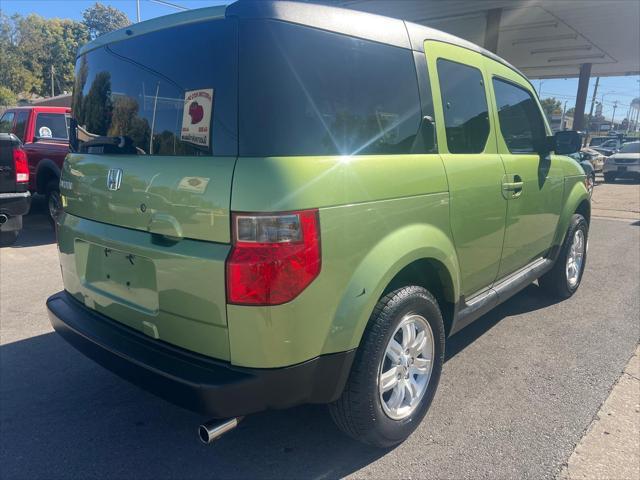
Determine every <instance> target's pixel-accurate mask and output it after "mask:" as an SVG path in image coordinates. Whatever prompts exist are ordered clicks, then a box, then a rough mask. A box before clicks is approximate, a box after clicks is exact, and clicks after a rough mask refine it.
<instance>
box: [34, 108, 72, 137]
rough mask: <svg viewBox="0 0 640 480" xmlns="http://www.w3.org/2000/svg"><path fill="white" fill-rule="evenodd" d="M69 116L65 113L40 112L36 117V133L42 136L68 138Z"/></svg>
mask: <svg viewBox="0 0 640 480" xmlns="http://www.w3.org/2000/svg"><path fill="white" fill-rule="evenodd" d="M67 127H68V125H67V116H66V115H65V114H63V113H39V114H38V116H37V117H36V129H35V135H36V136H37V137H40V138H58V139H62V140H67V139H68V138H69V132H68V131H67Z"/></svg>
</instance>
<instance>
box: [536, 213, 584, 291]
mask: <svg viewBox="0 0 640 480" xmlns="http://www.w3.org/2000/svg"><path fill="white" fill-rule="evenodd" d="M588 234H589V225H588V224H587V221H586V220H585V218H584V217H583V216H582V215H580V214H578V213H576V214H574V215H573V217H571V223H570V224H569V230H568V231H567V237H566V238H565V240H564V243H563V245H562V249H561V250H560V254H559V255H558V258H557V259H556V263H555V265H554V266H553V268H552V269H551V270H550V271H549V272H547V273H545V274H544V275H543V276H542V277H540V278H539V279H538V283H539V284H540V287H541V288H543V289H544V290H546V291H547V292H548V293H549V294H551V295H552V296H554V297H557V298H569V297H570V296H571V295H573V294H574V293H575V292H576V290H578V287H579V286H580V282H581V281H582V274H583V273H584V267H585V264H586V261H587V239H588Z"/></svg>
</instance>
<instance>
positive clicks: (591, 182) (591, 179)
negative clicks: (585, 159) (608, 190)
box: [587, 173, 596, 198]
mask: <svg viewBox="0 0 640 480" xmlns="http://www.w3.org/2000/svg"><path fill="white" fill-rule="evenodd" d="M595 186H596V174H595V173H591V174H590V175H589V176H588V177H587V192H588V193H589V198H591V197H593V189H594V188H595Z"/></svg>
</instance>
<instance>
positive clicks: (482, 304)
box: [450, 258, 553, 335]
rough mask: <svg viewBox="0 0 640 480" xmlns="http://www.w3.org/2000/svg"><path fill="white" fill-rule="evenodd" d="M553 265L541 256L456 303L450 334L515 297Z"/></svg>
mask: <svg viewBox="0 0 640 480" xmlns="http://www.w3.org/2000/svg"><path fill="white" fill-rule="evenodd" d="M552 267H553V260H550V259H548V258H539V259H537V260H534V261H533V262H532V263H530V264H529V265H527V266H526V267H524V268H522V269H520V270H518V271H517V272H515V273H512V274H511V275H509V276H508V277H506V278H504V279H502V280H500V281H499V282H498V283H496V284H495V285H493V287H491V288H490V289H488V290H486V291H484V292H482V293H481V294H479V295H476V296H474V297H472V298H470V299H469V300H464V299H463V300H462V301H461V302H460V303H459V304H458V305H456V313H455V315H454V320H453V326H452V327H451V332H450V335H453V334H454V333H456V332H458V331H460V330H462V329H463V328H464V327H466V326H467V325H469V324H470V323H471V322H473V321H474V320H477V319H478V318H480V317H481V316H482V315H484V314H485V313H487V312H488V311H489V310H491V309H492V308H494V307H496V306H497V305H499V304H501V303H502V302H504V301H505V300H507V299H509V298H511V297H513V296H514V295H515V294H516V293H518V292H519V291H520V290H523V289H524V288H526V287H527V286H529V285H530V284H531V283H533V282H534V281H535V280H537V279H538V278H540V277H541V276H542V275H544V274H545V273H547V272H548V271H549V270H551V268H552Z"/></svg>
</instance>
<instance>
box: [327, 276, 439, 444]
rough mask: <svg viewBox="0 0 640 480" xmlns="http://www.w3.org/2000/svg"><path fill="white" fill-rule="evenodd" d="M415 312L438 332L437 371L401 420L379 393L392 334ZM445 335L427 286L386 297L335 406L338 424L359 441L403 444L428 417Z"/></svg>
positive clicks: (435, 369) (377, 309) (364, 338)
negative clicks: (385, 406)
mask: <svg viewBox="0 0 640 480" xmlns="http://www.w3.org/2000/svg"><path fill="white" fill-rule="evenodd" d="M409 313H414V314H419V315H421V316H422V317H424V319H426V321H427V322H428V323H429V326H430V327H431V332H432V333H433V340H434V342H433V343H434V350H433V369H432V372H431V377H430V378H429V382H428V383H427V385H426V390H425V393H424V395H423V397H422V399H421V400H420V402H419V403H418V405H417V407H415V409H414V410H413V412H412V413H411V414H410V415H409V416H407V417H406V418H403V419H401V420H394V419H392V418H391V417H389V416H387V414H386V413H385V411H384V409H383V407H382V401H381V398H380V394H379V391H378V376H379V373H380V368H381V365H382V362H383V361H384V359H385V351H386V347H387V344H388V343H389V341H390V339H391V336H392V335H393V334H394V332H395V331H396V328H397V326H398V325H399V323H400V322H401V321H402V319H403V318H404V317H405V316H406V315H407V314H409ZM444 347H445V335H444V324H443V321H442V314H441V313H440V308H439V307H438V302H437V301H436V299H435V298H434V297H433V295H431V294H430V293H429V292H428V291H427V290H425V289H424V288H422V287H417V286H408V287H404V288H400V289H398V290H395V291H393V292H390V293H389V294H387V295H385V296H384V297H383V298H381V299H380V300H379V301H378V303H377V305H376V307H375V309H374V311H373V313H372V315H371V318H370V319H369V323H368V325H367V328H366V330H365V333H364V335H363V338H362V341H361V342H360V346H359V348H358V351H357V353H356V358H355V360H354V363H353V366H352V368H351V373H350V375H349V379H348V381H347V385H346V386H345V389H344V391H343V393H342V396H341V397H340V399H338V400H337V401H336V402H335V403H333V404H331V405H330V406H329V410H330V412H331V416H332V418H333V420H334V422H335V423H336V425H337V426H338V427H339V428H340V429H341V430H342V431H343V432H345V433H346V434H347V435H349V436H351V437H353V438H354V439H356V440H359V441H361V442H364V443H366V444H369V445H373V446H376V447H380V448H387V447H391V446H394V445H397V444H399V443H401V442H402V441H403V440H405V439H406V438H407V437H408V436H409V435H411V433H412V432H413V431H414V430H415V429H416V428H417V426H418V425H419V424H420V421H421V420H422V419H423V418H424V416H425V414H426V413H427V410H428V409H429V406H430V405H431V401H432V400H433V396H434V394H435V392H436V388H437V387H438V382H439V380H440V373H441V371H442V364H443V362H444Z"/></svg>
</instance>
